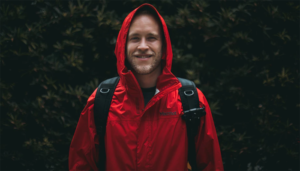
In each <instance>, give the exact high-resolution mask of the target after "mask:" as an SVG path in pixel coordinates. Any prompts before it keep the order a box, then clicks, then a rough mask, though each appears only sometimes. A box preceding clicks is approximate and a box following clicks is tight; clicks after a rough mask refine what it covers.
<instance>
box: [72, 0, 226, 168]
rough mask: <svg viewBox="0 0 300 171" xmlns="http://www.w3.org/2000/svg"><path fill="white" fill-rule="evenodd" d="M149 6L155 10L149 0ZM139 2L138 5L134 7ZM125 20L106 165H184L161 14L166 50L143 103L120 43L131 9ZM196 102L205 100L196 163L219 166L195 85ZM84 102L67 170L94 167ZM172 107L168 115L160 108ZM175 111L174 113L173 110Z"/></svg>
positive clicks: (93, 139) (94, 140)
mask: <svg viewBox="0 0 300 171" xmlns="http://www.w3.org/2000/svg"><path fill="white" fill-rule="evenodd" d="M144 5H148V6H150V7H151V8H153V9H154V10H155V11H156V12H157V10H156V9H155V8H154V7H153V6H152V5H150V4H143V5H141V6H140V7H142V6H144ZM140 7H138V8H137V9H139V8H140ZM137 9H135V10H133V11H132V12H131V13H130V14H129V15H128V16H127V17H126V19H125V20H124V22H123V25H122V28H121V30H120V32H119V36H118V39H117V43H116V48H115V54H116V56H117V68H118V74H119V76H120V82H119V83H118V85H117V87H116V90H115V92H114V95H113V98H112V102H111V106H110V109H109V115H108V119H107V126H106V135H105V149H106V170H122V171H123V170H185V171H186V170H188V169H187V152H188V146H187V145H188V143H187V131H186V124H185V122H184V121H183V120H182V118H181V115H182V104H181V100H180V96H179V94H178V89H179V88H180V87H181V84H180V82H179V81H178V79H177V78H176V77H175V76H174V75H173V74H172V73H171V65H172V57H173V54H172V48H171V41H170V37H169V33H168V29H167V25H166V23H165V21H164V20H163V18H162V17H161V16H160V14H159V13H158V12H157V14H158V16H159V17H160V19H161V22H162V26H163V31H164V36H165V41H166V42H165V44H166V50H165V53H164V54H163V57H162V59H164V61H165V62H164V63H165V64H164V67H163V70H162V74H161V75H160V76H159V77H158V80H157V85H156V88H157V89H158V90H159V92H158V93H156V94H155V96H154V97H153V98H152V99H151V100H150V101H149V102H148V104H147V105H146V106H144V98H143V94H142V91H141V88H140V86H139V84H138V82H137V80H136V79H135V77H134V75H133V74H132V72H131V71H128V70H127V68H126V67H125V64H124V60H125V45H126V38H127V33H128V29H129V26H130V21H131V20H132V17H133V15H134V13H135V12H136V10H137ZM198 94H199V101H200V103H201V104H203V105H205V110H206V115H205V116H203V117H202V118H201V123H200V127H199V133H198V135H197V136H196V141H195V145H196V151H197V165H198V167H199V168H200V169H202V170H210V171H212V170H223V164H222V158H221V153H220V147H219V142H218V137H217V134H216V130H215V126H214V122H213V118H212V115H211V111H210V108H209V105H208V103H207V100H206V98H205V97H204V95H203V93H202V92H201V91H200V90H198ZM95 95H96V90H95V91H94V92H93V93H92V95H91V96H90V97H89V99H88V101H87V105H86V106H85V108H84V109H83V111H82V112H81V116H80V119H79V122H78V125H77V128H76V131H75V134H74V137H73V140H72V143H71V146H70V152H69V169H70V170H97V166H96V163H97V161H98V158H99V157H98V144H99V143H98V138H99V137H98V135H97V134H96V129H95V123H94V110H93V107H94V98H95ZM168 112H172V115H165V114H162V113H168ZM174 114H175V115H174Z"/></svg>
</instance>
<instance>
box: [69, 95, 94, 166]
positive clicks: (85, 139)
mask: <svg viewBox="0 0 300 171" xmlns="http://www.w3.org/2000/svg"><path fill="white" fill-rule="evenodd" d="M95 95H96V90H95V91H94V92H93V94H92V95H91V96H90V97H89V98H88V101H87V104H86V106H85V107H84V109H83V111H82V112H81V115H80V118H79V121H78V124H77V127H76V130H75V133H74V136H73V139H72V142H71V146H70V151H69V170H71V171H75V170H98V169H97V166H96V163H97V162H98V150H97V149H98V144H99V141H98V135H96V128H95V122H94V99H95Z"/></svg>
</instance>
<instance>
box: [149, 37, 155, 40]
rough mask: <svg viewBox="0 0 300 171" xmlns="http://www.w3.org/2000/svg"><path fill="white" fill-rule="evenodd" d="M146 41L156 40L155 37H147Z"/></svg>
mask: <svg viewBox="0 0 300 171" xmlns="http://www.w3.org/2000/svg"><path fill="white" fill-rule="evenodd" d="M148 39H149V40H156V38H155V37H149V38H148Z"/></svg>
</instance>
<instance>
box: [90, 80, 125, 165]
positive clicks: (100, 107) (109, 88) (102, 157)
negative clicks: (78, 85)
mask: <svg viewBox="0 0 300 171" xmlns="http://www.w3.org/2000/svg"><path fill="white" fill-rule="evenodd" d="M119 80H120V77H113V78H110V79H107V80H105V81H103V82H101V83H100V84H99V86H98V89H97V93H96V97H95V101H94V120H95V126H96V130H97V134H98V135H99V162H98V169H99V170H105V162H106V154H105V143H104V136H105V132H106V122H107V116H108V112H109V108H110V104H111V100H112V97H113V95H114V91H115V89H116V86H117V84H118V82H119Z"/></svg>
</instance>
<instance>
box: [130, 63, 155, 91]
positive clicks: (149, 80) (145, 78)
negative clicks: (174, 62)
mask: <svg viewBox="0 0 300 171" xmlns="http://www.w3.org/2000/svg"><path fill="white" fill-rule="evenodd" d="M133 74H134V76H135V78H136V79H137V81H138V83H139V85H140V87H141V88H151V87H155V86H156V81H157V78H158V76H159V75H160V74H161V67H159V69H156V70H154V71H153V72H152V73H150V74H145V75H143V74H138V73H136V72H133Z"/></svg>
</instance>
